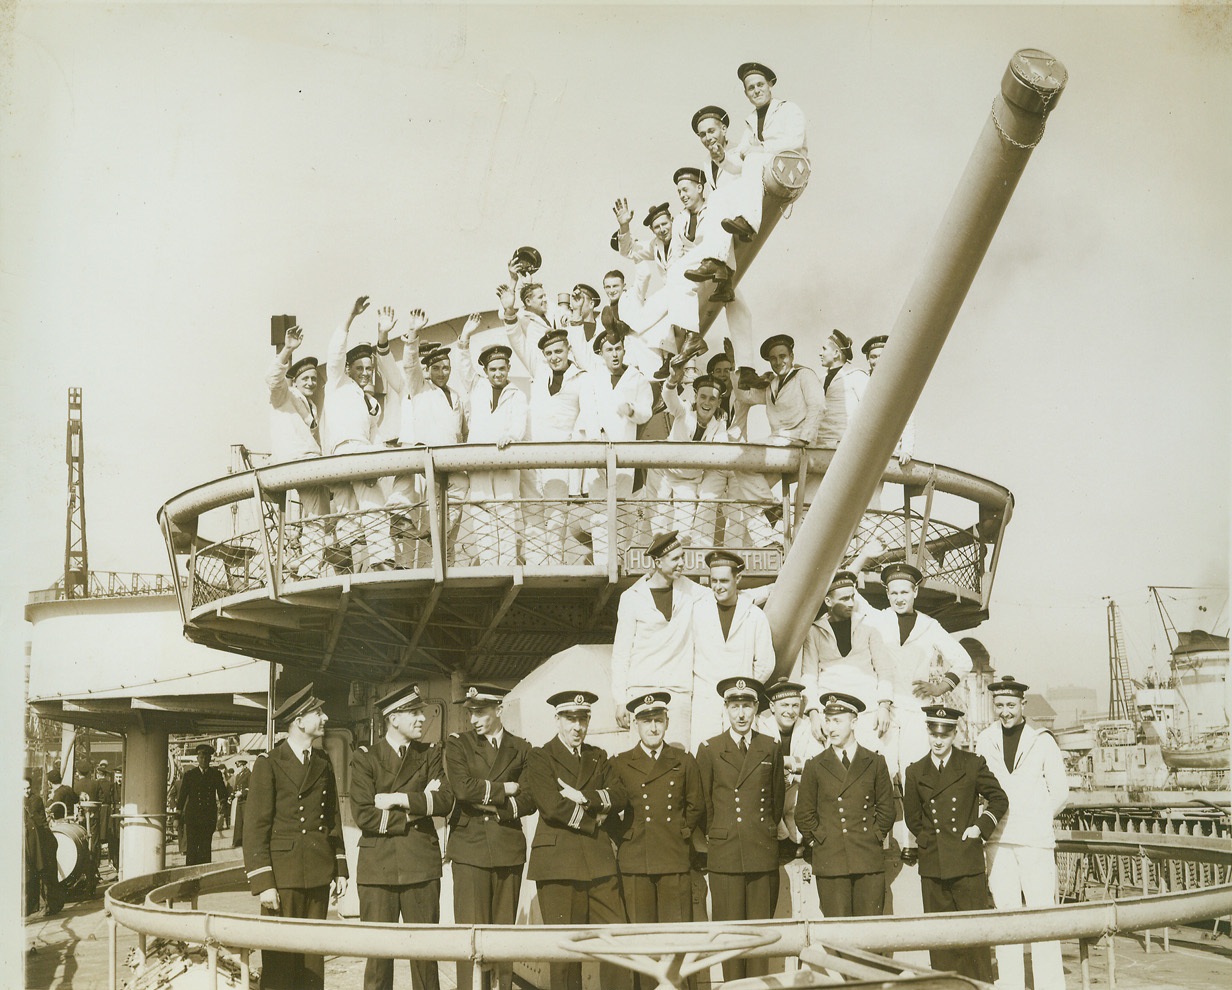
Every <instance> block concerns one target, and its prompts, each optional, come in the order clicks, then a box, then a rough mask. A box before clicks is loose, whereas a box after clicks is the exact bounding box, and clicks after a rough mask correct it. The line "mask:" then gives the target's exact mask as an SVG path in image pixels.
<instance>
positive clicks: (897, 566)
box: [881, 560, 924, 588]
mask: <svg viewBox="0 0 1232 990" xmlns="http://www.w3.org/2000/svg"><path fill="white" fill-rule="evenodd" d="M895 579H905V580H907V581H910V582H911V583H912V584H914V585H918V584H919V583H920V582H921V581H923V580H924V575H923V574H921V573H920V570H919V568H918V567H912V566H911V565H910V564H908V563H907V562H906V561H905V560H895V561H893V562H891V563H889V564H886V565H885V567H883V568H882V569H881V583H882V585H883V586H885V587H887V588H888V587H889V586H890V582H891V581H893V580H895Z"/></svg>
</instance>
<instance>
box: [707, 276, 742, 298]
mask: <svg viewBox="0 0 1232 990" xmlns="http://www.w3.org/2000/svg"><path fill="white" fill-rule="evenodd" d="M735 298H736V294H735V293H734V292H732V284H731V281H730V280H724V281H722V282H715V284H714V291H713V292H712V293H710V301H711V302H713V303H729V302H731V301H732V300H733V299H735Z"/></svg>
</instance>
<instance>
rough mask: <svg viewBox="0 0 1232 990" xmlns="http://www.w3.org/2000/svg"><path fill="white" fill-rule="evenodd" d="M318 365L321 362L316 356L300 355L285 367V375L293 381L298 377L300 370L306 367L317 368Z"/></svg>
mask: <svg viewBox="0 0 1232 990" xmlns="http://www.w3.org/2000/svg"><path fill="white" fill-rule="evenodd" d="M320 366H321V362H320V361H318V360H317V359H316V358H314V357H302V358H300V359H299V360H298V361H296V362H295V363H294V364H293V365H291V367H290V368H288V369H287V377H288V378H290V379H291V381H295V379H296V378H298V377H299V373H300V372H301V371H305V370H307V369H308V368H319V367H320Z"/></svg>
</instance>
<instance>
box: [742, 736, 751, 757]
mask: <svg viewBox="0 0 1232 990" xmlns="http://www.w3.org/2000/svg"><path fill="white" fill-rule="evenodd" d="M748 751H749V741H748V739H746V738H745V737H744V736H741V737H740V752H742V753H747V752H748Z"/></svg>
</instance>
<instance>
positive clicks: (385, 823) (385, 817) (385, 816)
mask: <svg viewBox="0 0 1232 990" xmlns="http://www.w3.org/2000/svg"><path fill="white" fill-rule="evenodd" d="M388 831H389V809H388V808H386V809H385V810H384V811H382V812H381V824H380V825H379V826H378V827H377V832H378V833H380V834H381V835H384V834H385V833H386V832H388Z"/></svg>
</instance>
